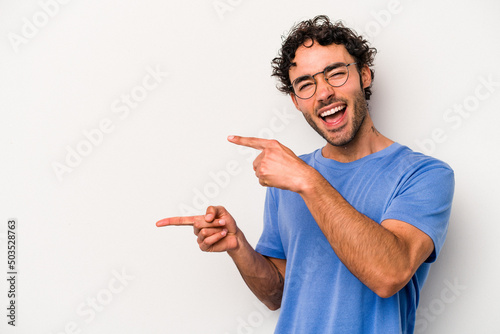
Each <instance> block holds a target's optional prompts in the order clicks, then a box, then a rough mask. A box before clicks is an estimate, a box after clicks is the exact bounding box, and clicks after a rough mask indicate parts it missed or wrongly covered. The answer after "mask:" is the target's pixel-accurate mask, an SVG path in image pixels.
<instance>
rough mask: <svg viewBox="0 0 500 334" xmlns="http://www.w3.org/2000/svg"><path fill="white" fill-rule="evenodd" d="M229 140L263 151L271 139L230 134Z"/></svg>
mask: <svg viewBox="0 0 500 334" xmlns="http://www.w3.org/2000/svg"><path fill="white" fill-rule="evenodd" d="M227 140H229V141H230V142H231V143H233V144H236V145H241V146H247V147H251V148H255V149H256V150H261V151H262V150H263V149H265V148H266V147H267V146H268V144H269V141H270V140H269V139H263V138H256V137H240V136H229V137H227Z"/></svg>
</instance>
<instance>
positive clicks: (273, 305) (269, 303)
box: [261, 300, 281, 311]
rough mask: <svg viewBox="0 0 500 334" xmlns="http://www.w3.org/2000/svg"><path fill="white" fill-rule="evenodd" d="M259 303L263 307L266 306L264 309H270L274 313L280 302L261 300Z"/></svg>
mask: <svg viewBox="0 0 500 334" xmlns="http://www.w3.org/2000/svg"><path fill="white" fill-rule="evenodd" d="M261 302H262V303H263V304H264V305H266V307H267V308H268V309H270V310H271V311H276V310H278V309H279V308H280V307H281V300H279V301H272V300H266V301H263V300H261Z"/></svg>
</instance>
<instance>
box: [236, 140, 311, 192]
mask: <svg viewBox="0 0 500 334" xmlns="http://www.w3.org/2000/svg"><path fill="white" fill-rule="evenodd" d="M228 140H229V141H230V142H232V143H234V144H236V145H242V146H247V147H251V148H254V149H256V150H261V151H262V152H261V153H260V154H259V155H258V156H257V158H256V159H255V160H254V162H253V169H254V171H255V175H256V176H257V177H258V178H259V183H260V184H261V185H263V186H266V187H276V188H281V189H285V190H291V191H294V192H298V193H300V192H301V191H302V190H303V188H304V187H305V186H306V184H307V182H308V180H309V178H310V173H311V172H313V171H314V169H313V168H311V167H310V166H309V165H307V164H306V163H305V162H304V161H303V160H302V159H300V158H299V157H297V156H296V155H295V153H293V152H292V150H290V149H289V148H288V147H286V146H284V145H282V144H281V143H280V142H278V141H277V140H269V139H262V138H253V137H239V136H229V137H228Z"/></svg>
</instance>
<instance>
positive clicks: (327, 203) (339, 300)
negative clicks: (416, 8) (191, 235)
mask: <svg viewBox="0 0 500 334" xmlns="http://www.w3.org/2000/svg"><path fill="white" fill-rule="evenodd" d="M375 53H376V51H375V49H373V48H371V47H369V45H368V43H367V41H366V40H364V39H363V38H362V37H360V36H358V35H356V33H354V32H353V31H352V30H351V29H348V28H346V27H344V26H343V25H342V24H341V23H332V22H330V20H329V19H328V17H326V16H318V17H316V18H314V19H313V20H307V21H303V22H301V23H299V24H297V25H296V26H295V27H294V28H293V29H292V30H291V32H290V33H289V35H288V37H287V38H286V39H285V40H284V42H283V45H282V49H281V50H280V53H279V55H278V57H277V58H275V59H274V60H273V62H272V64H273V75H274V76H276V77H278V79H279V81H280V84H279V87H278V88H279V89H280V90H281V91H283V92H285V93H287V94H289V95H290V97H291V99H292V101H293V103H294V105H295V107H296V108H297V109H298V110H299V111H300V112H302V114H303V115H304V117H305V119H306V120H307V122H308V123H309V124H310V125H311V126H312V127H313V128H314V129H315V130H316V131H317V132H318V134H320V135H321V136H322V137H323V138H324V139H325V140H326V145H325V146H324V147H323V148H320V149H318V150H316V151H314V152H312V153H310V154H307V155H304V156H301V157H297V156H296V155H295V154H294V153H293V152H292V151H291V150H290V149H288V148H287V147H285V146H283V145H282V144H281V143H279V142H277V141H275V140H266V139H261V138H248V137H239V136H230V137H229V138H228V140H229V141H230V142H232V143H234V144H237V145H244V146H248V147H252V148H255V149H258V150H261V151H262V152H261V154H260V155H259V156H258V157H257V158H256V160H255V161H254V164H253V166H254V170H255V174H256V176H257V177H258V179H259V182H260V184H261V185H263V186H266V187H269V188H268V191H267V195H266V203H265V215H264V230H263V233H262V236H261V237H260V240H259V242H258V244H257V246H256V247H255V249H254V248H253V247H252V246H251V245H250V244H249V243H248V242H247V240H246V239H245V236H244V234H243V232H242V231H241V230H240V229H239V228H238V227H237V225H236V222H235V220H234V219H233V217H232V216H231V215H230V214H229V213H228V212H227V211H226V210H225V208H223V207H209V208H208V209H207V211H206V214H205V215H201V216H193V217H174V218H167V219H163V220H161V221H159V222H158V223H157V225H158V226H167V225H192V226H193V227H194V232H195V234H196V235H197V236H198V244H199V247H200V248H201V250H203V251H208V252H223V251H226V252H227V253H228V254H229V255H230V256H231V258H232V259H233V260H234V262H235V264H236V266H237V267H238V269H239V271H240V273H241V275H242V277H243V279H244V280H245V282H246V283H247V285H248V286H249V288H250V289H251V290H252V291H253V293H254V294H255V295H256V296H257V297H258V298H259V299H260V300H261V301H262V302H263V303H264V304H265V305H267V306H268V307H269V308H270V309H272V310H276V309H278V308H281V313H280V317H279V320H278V324H277V328H276V333H286V334H289V333H315V334H318V333H381V334H382V333H383V334H388V333H413V331H414V326H415V314H416V308H417V306H418V301H419V296H420V290H421V288H422V286H423V284H424V282H425V280H426V278H427V275H428V272H429V268H430V264H431V263H432V262H433V261H435V259H436V257H437V255H438V254H439V251H440V250H441V247H442V245H443V243H444V239H445V236H446V231H447V227H448V221H449V217H450V210H451V202H452V197H453V191H454V174H453V171H452V169H451V168H450V167H449V166H448V165H447V164H445V163H443V162H441V161H439V160H436V159H434V158H431V157H428V156H425V155H423V154H420V153H416V152H413V151H412V150H410V149H409V148H408V147H405V146H403V145H400V144H398V143H396V142H393V141H392V140H390V139H388V138H387V137H385V136H383V135H382V134H380V133H379V132H378V131H377V130H376V129H375V126H374V124H373V121H372V119H371V117H370V114H369V113H368V106H367V100H369V98H370V95H371V90H370V88H371V85H372V81H373V77H374V72H373V70H372V69H371V68H370V67H371V66H373V59H374V56H375Z"/></svg>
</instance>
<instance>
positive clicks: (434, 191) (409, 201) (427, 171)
mask: <svg viewBox="0 0 500 334" xmlns="http://www.w3.org/2000/svg"><path fill="white" fill-rule="evenodd" d="M454 189H455V177H454V173H453V170H452V169H451V168H450V167H449V166H448V165H446V164H444V163H443V164H440V165H437V166H436V165H434V166H426V167H422V168H420V169H419V170H417V171H414V172H413V173H412V174H411V176H409V177H408V178H407V179H406V180H405V181H404V182H403V184H402V185H401V186H400V187H399V189H398V191H397V192H396V194H395V195H394V198H393V199H392V201H391V202H390V204H389V206H388V208H387V210H386V212H385V213H384V214H383V216H382V221H384V220H386V219H397V220H401V221H404V222H406V223H409V224H411V225H413V226H415V227H417V228H418V229H419V230H421V231H422V232H424V233H425V234H427V235H428V236H429V237H430V238H431V239H432V241H433V242H434V251H433V252H432V254H431V255H430V256H429V258H428V259H427V260H426V261H425V262H428V263H430V262H434V261H435V260H436V258H437V256H438V255H439V252H440V251H441V248H442V247H443V244H444V240H445V238H446V233H447V231H448V224H449V219H450V213H451V204H452V200H453V193H454Z"/></svg>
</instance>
